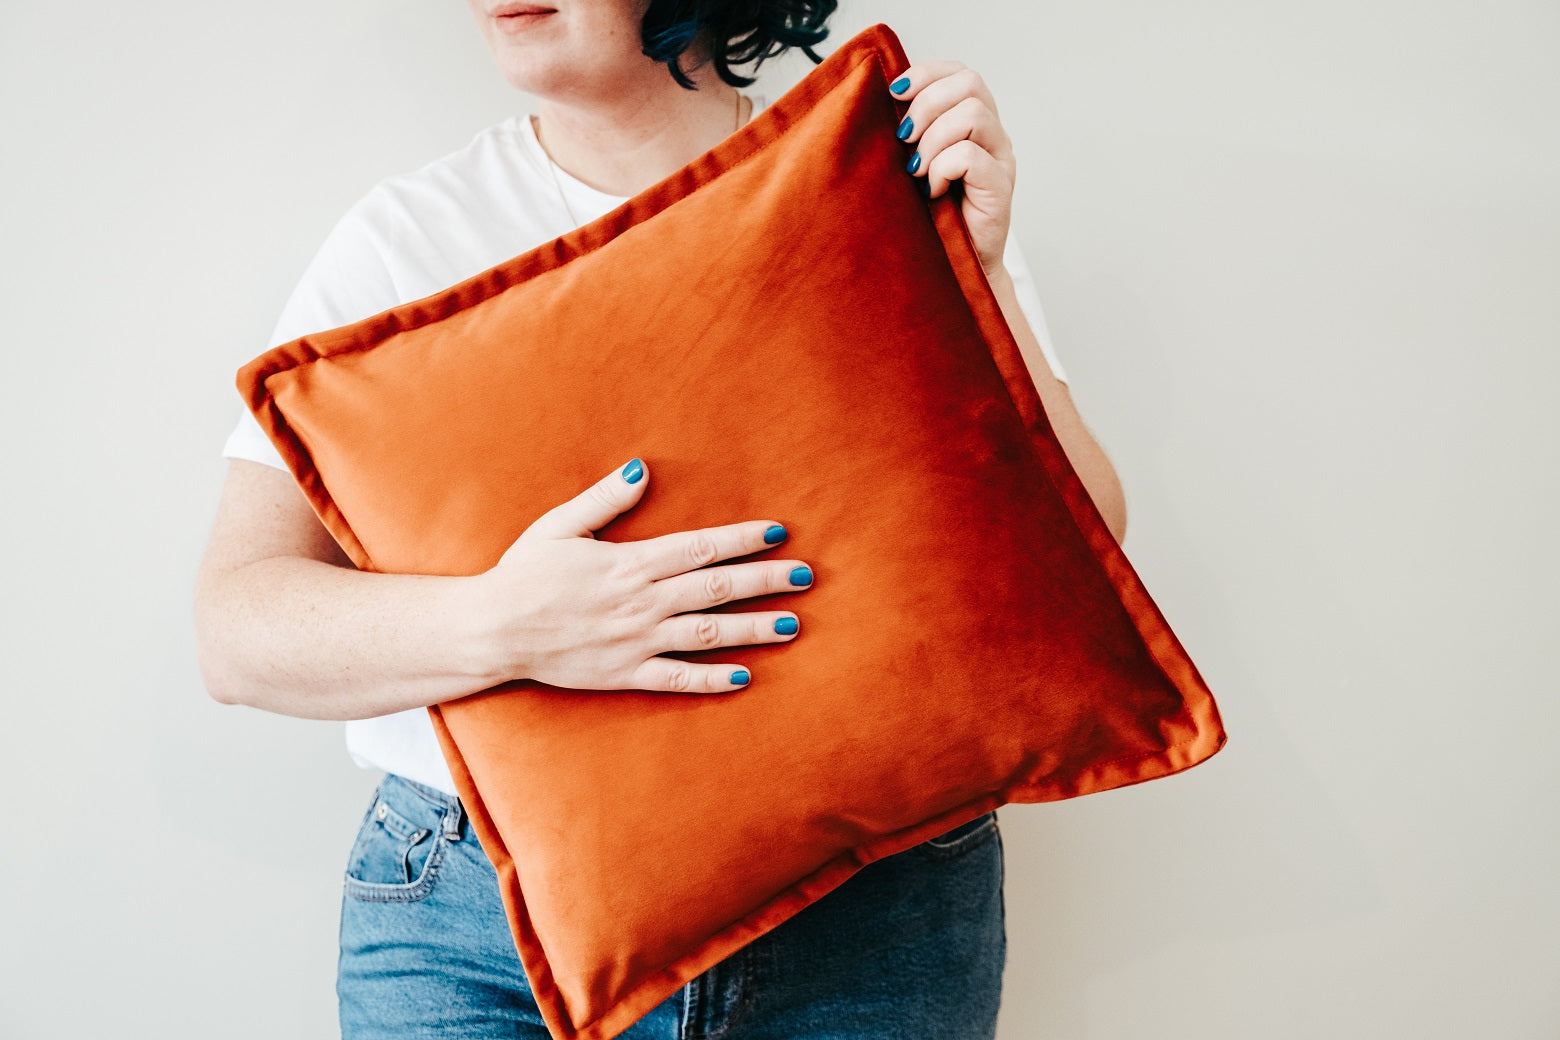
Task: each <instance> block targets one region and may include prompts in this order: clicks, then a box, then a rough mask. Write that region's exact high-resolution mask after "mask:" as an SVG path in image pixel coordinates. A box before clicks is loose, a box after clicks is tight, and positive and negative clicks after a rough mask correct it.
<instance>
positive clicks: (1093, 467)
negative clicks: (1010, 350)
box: [986, 268, 1127, 543]
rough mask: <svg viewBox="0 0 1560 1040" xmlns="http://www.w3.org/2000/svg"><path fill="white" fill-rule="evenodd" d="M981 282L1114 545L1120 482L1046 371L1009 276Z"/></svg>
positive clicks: (1121, 515)
mask: <svg viewBox="0 0 1560 1040" xmlns="http://www.w3.org/2000/svg"><path fill="white" fill-rule="evenodd" d="M986 278H987V281H989V282H990V283H991V288H992V291H993V292H994V293H995V294H996V297H997V302H998V303H999V304H1000V305H1001V306H1002V315H1003V317H1005V318H1006V319H1007V323H1008V327H1009V328H1010V329H1011V330H1012V332H1013V339H1014V340H1015V341H1016V342H1017V343H1018V349H1019V352H1020V353H1022V354H1023V356H1024V359H1025V362H1026V363H1027V366H1028V368H1029V372H1030V376H1031V377H1032V379H1033V381H1034V384H1035V390H1036V391H1037V392H1038V393H1039V395H1040V403H1041V405H1042V406H1043V407H1044V408H1045V414H1046V418H1047V419H1049V420H1050V423H1051V428H1052V429H1053V430H1054V431H1056V439H1057V440H1058V441H1060V442H1061V445H1062V450H1063V451H1065V452H1066V453H1067V460H1068V461H1069V462H1071V463H1072V467H1073V470H1074V471H1075V472H1077V474H1078V477H1079V479H1080V480H1082V481H1083V486H1084V488H1085V489H1086V490H1087V491H1088V492H1089V497H1090V498H1092V499H1093V500H1094V505H1095V507H1096V508H1097V509H1099V511H1100V515H1101V516H1102V517H1104V519H1105V525H1106V526H1107V527H1109V528H1110V532H1111V534H1112V535H1114V536H1115V538H1116V541H1117V542H1118V543H1119V542H1120V541H1121V540H1122V539H1123V538H1125V537H1126V533H1127V503H1126V498H1125V496H1124V495H1123V494H1122V490H1121V481H1120V479H1119V478H1118V477H1117V476H1116V468H1115V467H1114V466H1112V465H1111V462H1110V458H1109V457H1108V456H1107V455H1106V454H1105V451H1104V449H1103V448H1101V447H1100V445H1099V442H1098V441H1096V440H1095V439H1094V435H1093V434H1091V433H1090V432H1089V430H1088V427H1086V426H1084V424H1083V417H1082V416H1080V415H1079V414H1078V409H1077V407H1076V406H1075V405H1074V404H1073V400H1072V394H1071V393H1070V392H1069V391H1068V389H1067V384H1066V383H1064V382H1062V381H1061V380H1060V379H1057V378H1056V376H1055V375H1054V374H1053V373H1052V372H1051V366H1050V365H1049V364H1048V363H1047V362H1046V360H1045V354H1044V353H1043V352H1042V351H1041V349H1040V342H1039V340H1038V339H1036V338H1035V333H1034V330H1033V329H1031V328H1030V327H1029V319H1028V318H1026V317H1025V316H1024V312H1023V309H1022V308H1021V307H1020V306H1019V303H1018V294H1017V293H1016V292H1015V291H1014V288H1013V278H1012V276H1011V275H1009V274H1008V272H1007V270H1006V269H1005V268H999V269H998V270H997V271H996V272H990V271H988V272H986Z"/></svg>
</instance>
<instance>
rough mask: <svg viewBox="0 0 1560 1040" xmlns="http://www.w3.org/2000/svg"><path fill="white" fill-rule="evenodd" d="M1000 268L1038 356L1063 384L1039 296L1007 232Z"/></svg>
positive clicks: (1013, 238)
mask: <svg viewBox="0 0 1560 1040" xmlns="http://www.w3.org/2000/svg"><path fill="white" fill-rule="evenodd" d="M1002 266H1003V267H1005V268H1007V271H1008V274H1009V275H1011V276H1012V278H1013V292H1014V294H1015V295H1016V296H1017V297H1018V309H1019V310H1021V311H1023V312H1024V317H1025V318H1027V319H1028V321H1029V327H1030V328H1031V329H1033V330H1034V333H1035V339H1037V340H1039V341H1040V353H1042V354H1044V355H1045V360H1046V364H1048V365H1050V366H1051V374H1052V375H1054V376H1055V377H1056V378H1057V379H1060V380H1061V381H1062V382H1064V383H1065V382H1067V373H1066V372H1064V371H1062V363H1061V362H1060V361H1059V360H1057V357H1056V348H1055V347H1054V346H1052V345H1051V330H1050V329H1048V328H1046V324H1045V312H1044V311H1043V310H1042V309H1041V308H1040V293H1039V291H1038V290H1037V289H1036V288H1035V279H1034V276H1033V275H1032V274H1030V273H1029V263H1028V261H1026V260H1025V259H1024V253H1023V250H1021V249H1020V248H1019V246H1018V236H1017V235H1015V234H1013V232H1012V231H1011V230H1010V231H1009V232H1008V237H1007V245H1006V246H1004V247H1003V252H1002Z"/></svg>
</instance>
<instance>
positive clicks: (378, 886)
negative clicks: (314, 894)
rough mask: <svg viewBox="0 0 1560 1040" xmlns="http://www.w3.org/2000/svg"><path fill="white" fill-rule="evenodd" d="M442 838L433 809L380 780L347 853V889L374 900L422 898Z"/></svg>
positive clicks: (439, 857)
mask: <svg viewBox="0 0 1560 1040" xmlns="http://www.w3.org/2000/svg"><path fill="white" fill-rule="evenodd" d="M413 797H414V798H415V796H413ZM418 801H420V800H418ZM448 841H449V839H448V838H446V837H445V835H444V830H443V828H442V826H441V821H440V819H439V813H438V811H437V810H436V809H434V808H433V807H432V806H431V805H427V804H425V803H424V804H417V802H416V801H407V800H405V799H404V798H403V797H400V796H398V794H397V792H395V791H394V790H392V789H391V788H389V787H388V786H387V785H385V784H381V785H380V786H379V788H378V789H377V790H376V791H375V792H374V799H373V802H372V803H371V804H370V805H369V807H368V811H367V812H365V813H364V814H363V823H362V825H361V826H360V827H359V828H358V834H357V838H356V840H355V841H353V843H352V852H351V853H350V854H349V855H348V857H347V869H346V873H345V876H344V879H343V880H344V884H345V886H346V893H347V895H349V896H351V897H352V898H354V899H363V900H369V901H377V902H412V901H415V900H418V899H424V898H426V897H427V896H428V894H429V893H430V892H432V891H433V886H434V882H435V881H437V880H438V876H439V867H440V864H441V863H442V862H443V859H444V853H445V849H446V845H447V843H448Z"/></svg>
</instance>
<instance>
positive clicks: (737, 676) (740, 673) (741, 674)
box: [731, 668, 748, 686]
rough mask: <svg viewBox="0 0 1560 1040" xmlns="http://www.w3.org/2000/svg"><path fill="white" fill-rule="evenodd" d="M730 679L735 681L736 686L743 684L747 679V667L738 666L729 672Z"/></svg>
mask: <svg viewBox="0 0 1560 1040" xmlns="http://www.w3.org/2000/svg"><path fill="white" fill-rule="evenodd" d="M731 681H732V682H734V683H736V684H737V685H738V686H743V685H745V684H746V683H747V681H748V673H747V669H746V668H738V669H737V670H736V671H734V672H732V673H731Z"/></svg>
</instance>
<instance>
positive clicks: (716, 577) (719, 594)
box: [704, 568, 731, 603]
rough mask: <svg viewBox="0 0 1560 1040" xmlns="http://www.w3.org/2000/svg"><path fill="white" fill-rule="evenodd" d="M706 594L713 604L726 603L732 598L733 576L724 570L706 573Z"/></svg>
mask: <svg viewBox="0 0 1560 1040" xmlns="http://www.w3.org/2000/svg"><path fill="white" fill-rule="evenodd" d="M704 592H705V595H707V596H708V597H709V598H710V600H711V602H714V603H724V602H725V601H726V600H727V599H729V598H730V596H731V575H729V574H727V573H726V571H725V569H724V568H721V569H718V570H712V571H708V572H706V573H705V575H704Z"/></svg>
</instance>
